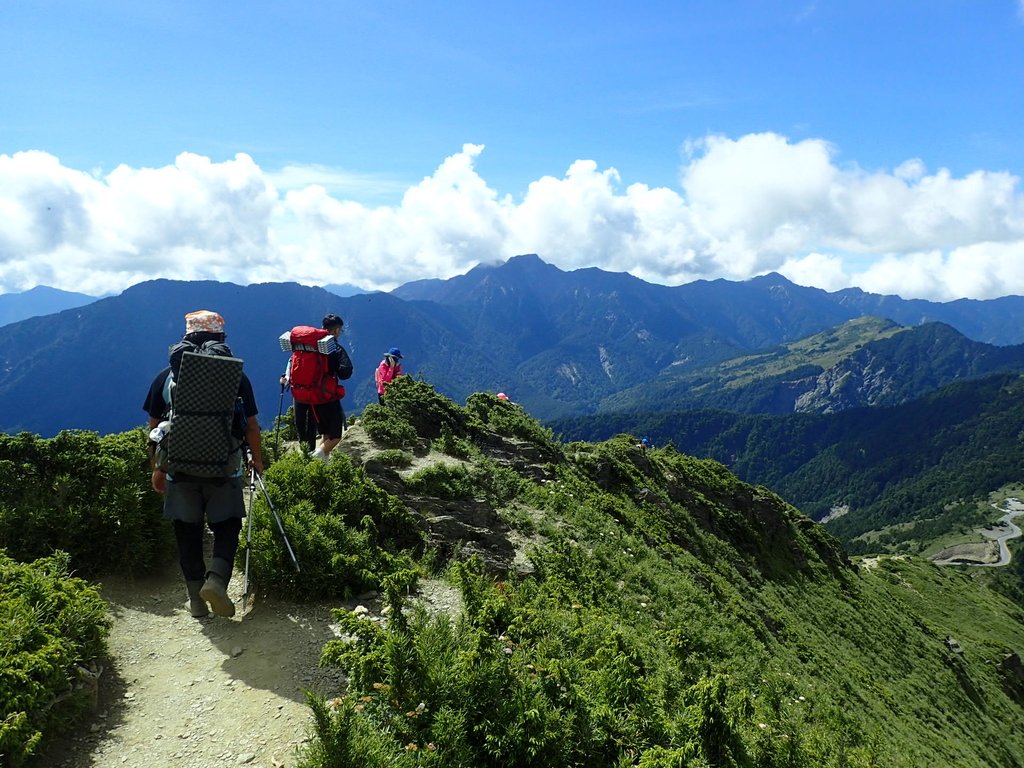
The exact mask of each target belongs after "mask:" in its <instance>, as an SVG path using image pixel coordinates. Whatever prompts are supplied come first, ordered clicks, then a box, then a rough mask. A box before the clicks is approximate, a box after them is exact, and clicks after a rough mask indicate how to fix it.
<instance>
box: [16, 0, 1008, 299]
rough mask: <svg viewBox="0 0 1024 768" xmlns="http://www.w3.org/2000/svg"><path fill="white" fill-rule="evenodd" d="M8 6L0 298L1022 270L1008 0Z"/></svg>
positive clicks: (854, 278)
mask: <svg viewBox="0 0 1024 768" xmlns="http://www.w3.org/2000/svg"><path fill="white" fill-rule="evenodd" d="M493 5H494V6H495V7H488V4H479V3H474V4H471V3H464V2H446V3H444V4H427V3H407V2H381V3H373V4H366V3H361V4H356V3H350V2H344V1H341V0H339V1H337V2H326V1H325V2H321V3H316V4H296V3H283V2H279V3H271V2H246V3H240V2H235V3H228V2H209V0H207V1H206V2H187V1H184V2H183V1H178V2H174V3H170V2H160V1H159V0H157V1H150V2H145V3H137V2H133V3H128V2H85V3H83V2H81V0H78V1H77V2H71V1H70V0H57V1H53V2H47V1H46V0H36V1H35V2H32V3H28V2H25V3H8V4H6V6H5V7H4V8H3V9H2V10H0V22H2V23H0V66H2V67H3V71H4V72H5V73H6V74H5V77H4V78H3V79H2V81H0V212H2V213H3V216H0V292H6V291H17V290H24V289H27V288H29V287H32V286H33V285H36V284H47V285H54V286H56V287H61V288H65V289H68V290H85V291H86V292H94V293H99V292H106V291H111V290H119V289H122V288H124V287H126V286H127V285H130V284H131V283H133V282H137V281H138V280H141V279H146V278H148V277H160V276H179V277H186V278H214V279H224V280H231V281H233V282H249V281H257V280H299V281H300V282H304V283H320V284H323V283H339V282H352V283H356V284H359V285H363V286H365V287H368V288H389V287H392V286H393V285H394V284H396V283H400V282H404V281H406V280H410V279H416V278H418V277H448V276H451V275H453V274H458V273H461V272H464V271H466V270H467V269H469V268H471V267H472V266H474V265H475V264H477V263H480V262H491V261H496V260H500V259H503V258H507V257H509V256H512V255H515V254H516V253H521V252H536V253H538V254H540V255H541V257H542V258H544V259H545V260H547V261H549V262H552V263H555V264H557V265H558V266H560V267H562V268H564V269H574V268H578V267H582V266H599V267H603V268H606V269H613V270H621V271H629V272H632V273H634V274H637V275H638V276H640V277H643V278H645V279H648V280H651V281H654V282H663V283H669V284H676V283H680V282H685V281H688V280H692V279H698V278H716V277H726V278H729V279H744V278H746V277H750V276H753V275H755V274H761V273H764V272H767V271H780V272H782V273H783V274H786V275H787V276H788V277H790V278H791V279H793V280H795V281H796V282H799V283H802V284H806V285H818V286H820V287H823V288H826V289H829V290H834V289H837V288H840V287H845V286H847V285H859V286H861V287H863V288H865V289H866V290H872V291H876V292H882V293H900V294H901V295H905V296H907V297H912V296H920V297H923V298H931V299H937V300H947V299H951V298H957V297H959V296H973V297H977V298H990V297H993V296H997V295H1004V294H1007V293H1024V194H1022V191H1021V186H1020V182H1019V177H1020V175H1021V173H1022V172H1024V144H1022V142H1021V141H1020V137H1021V136H1022V135H1024V117H1022V104H1024V100H1022V99H1021V96H1020V94H1022V93H1024V5H1022V2H1021V0H1002V1H999V0H985V1H984V2H978V1H977V0H937V1H933V2H927V3H926V2H901V1H900V0H890V1H889V2H880V1H866V2H755V1H754V0H725V1H722V2H715V3H711V2H701V3H696V2H680V1H677V2H646V3H611V2H598V3H579V2H564V3H559V4H554V3H535V2H520V3H514V4H512V3H506V4H500V7H497V6H498V4H493Z"/></svg>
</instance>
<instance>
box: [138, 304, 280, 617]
mask: <svg viewBox="0 0 1024 768" xmlns="http://www.w3.org/2000/svg"><path fill="white" fill-rule="evenodd" d="M224 339H225V335H224V318H223V317H221V316H220V315H218V314H217V313H216V312H211V311H209V310H205V309H204V310H200V311H198V312H190V313H188V314H187V315H185V335H184V336H183V337H182V340H181V341H180V342H178V343H177V344H175V345H173V346H172V347H171V350H170V365H168V367H167V368H164V369H163V370H162V371H160V373H158V374H157V375H156V378H154V379H153V383H152V384H151V385H150V388H149V393H148V394H147V395H146V401H145V403H144V404H143V406H142V407H143V409H144V410H145V411H146V413H147V414H149V428H150V430H151V431H150V443H149V460H150V466H151V468H152V476H151V478H150V482H151V484H152V486H153V490H155V491H156V492H157V493H160V494H163V495H164V519H165V520H171V521H173V524H174V536H175V539H176V540H177V544H178V561H179V563H180V564H181V573H182V575H183V576H184V577H185V585H186V588H187V590H188V598H189V609H190V611H191V613H192V615H193V616H195V617H196V618H199V617H202V616H206V615H208V614H209V608H208V607H207V603H209V604H210V607H212V608H213V612H214V613H215V614H217V615H218V616H233V615H234V613H235V605H234V603H232V602H231V599H230V598H229V597H228V594H227V586H228V582H230V580H231V574H232V571H233V569H234V563H235V552H236V551H237V549H238V534H239V532H240V531H241V529H242V518H243V517H245V504H244V501H243V498H242V474H243V471H244V469H245V464H246V462H245V448H246V446H248V448H249V450H250V451H251V465H252V467H253V469H254V470H255V471H257V472H262V471H263V460H262V455H261V453H260V427H259V423H258V422H257V420H256V414H257V409H256V398H255V396H254V395H253V391H252V384H250V383H249V379H248V377H246V375H245V374H244V373H243V372H242V361H241V360H239V359H238V358H236V357H233V356H232V355H231V350H230V349H229V348H228V346H227V344H225V343H224ZM204 518H205V522H206V524H207V525H208V526H209V528H210V530H211V531H212V532H213V557H212V559H211V561H210V564H209V567H207V565H206V561H205V559H204V557H203V521H204Z"/></svg>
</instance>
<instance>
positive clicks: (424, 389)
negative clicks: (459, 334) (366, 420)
mask: <svg viewBox="0 0 1024 768" xmlns="http://www.w3.org/2000/svg"><path fill="white" fill-rule="evenodd" d="M372 407H373V406H368V407H367V409H369V408H372ZM384 408H385V409H386V410H389V411H392V412H393V413H394V414H395V415H396V416H397V417H398V418H399V419H401V420H402V421H404V422H405V423H406V424H409V425H411V426H412V428H413V429H414V430H415V432H416V433H417V434H418V435H420V436H421V437H426V438H429V439H431V440H433V439H434V438H436V437H438V436H440V434H441V430H442V428H444V427H447V428H448V429H449V430H450V431H451V433H452V434H454V435H455V436H456V437H465V436H466V435H467V434H468V432H467V429H468V418H467V414H466V412H465V410H463V409H462V408H460V407H459V406H458V405H456V404H455V403H453V402H452V401H451V400H449V399H448V398H447V397H445V396H444V395H441V394H438V393H437V392H436V391H434V388H433V387H431V386H430V385H429V384H428V383H426V382H425V381H418V380H416V379H413V378H412V377H411V376H399V377H398V378H397V379H395V380H394V381H393V382H391V383H390V384H389V385H388V393H387V396H386V397H385V398H384ZM364 413H365V411H364Z"/></svg>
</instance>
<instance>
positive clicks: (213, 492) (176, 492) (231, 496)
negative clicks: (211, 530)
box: [164, 477, 245, 524]
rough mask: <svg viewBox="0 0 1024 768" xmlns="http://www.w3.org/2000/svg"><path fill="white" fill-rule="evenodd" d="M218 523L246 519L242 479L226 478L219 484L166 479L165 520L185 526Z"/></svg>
mask: <svg viewBox="0 0 1024 768" xmlns="http://www.w3.org/2000/svg"><path fill="white" fill-rule="evenodd" d="M204 515H205V518H206V522H207V523H219V522H222V521H224V520H227V519H229V518H232V517H245V501H244V500H243V498H242V478H241V477H227V478H224V482H222V483H220V484H215V483H199V482H192V481H188V480H186V481H182V482H171V480H170V478H168V480H167V495H166V496H164V520H181V521H182V522H184V523H200V524H201V523H202V522H203V517H204Z"/></svg>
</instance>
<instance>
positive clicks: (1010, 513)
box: [931, 498, 1024, 568]
mask: <svg viewBox="0 0 1024 768" xmlns="http://www.w3.org/2000/svg"><path fill="white" fill-rule="evenodd" d="M992 506H993V507H995V508H996V509H998V510H1000V511H1004V510H1005V511H1006V514H1005V515H1003V516H1002V517H1001V518H999V520H998V521H997V522H996V523H994V524H992V525H987V526H985V527H984V528H982V529H979V531H978V533H980V534H981V535H982V536H983V537H984V538H985V539H987V541H981V542H977V543H969V544H956V545H954V546H951V547H947V548H946V549H943V550H942V551H941V552H939V553H938V554H936V555H934V556H933V557H932V558H931V560H932V562H934V563H936V564H937V565H975V566H983V567H990V568H991V567H998V566H1005V565H1009V564H1010V558H1011V554H1010V548H1009V546H1008V544H1007V542H1008V541H1010V540H1011V539H1015V538H1018V537H1019V536H1020V535H1021V529H1020V527H1019V526H1017V524H1016V523H1014V522H1013V521H1014V519H1015V518H1017V517H1019V516H1020V515H1024V502H1021V501H1020V499H1016V498H1009V499H1006V501H1005V502H1004V503H1003V505H1002V506H997V505H995V504H993V505H992Z"/></svg>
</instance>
